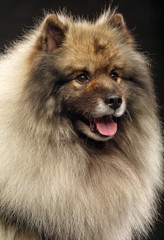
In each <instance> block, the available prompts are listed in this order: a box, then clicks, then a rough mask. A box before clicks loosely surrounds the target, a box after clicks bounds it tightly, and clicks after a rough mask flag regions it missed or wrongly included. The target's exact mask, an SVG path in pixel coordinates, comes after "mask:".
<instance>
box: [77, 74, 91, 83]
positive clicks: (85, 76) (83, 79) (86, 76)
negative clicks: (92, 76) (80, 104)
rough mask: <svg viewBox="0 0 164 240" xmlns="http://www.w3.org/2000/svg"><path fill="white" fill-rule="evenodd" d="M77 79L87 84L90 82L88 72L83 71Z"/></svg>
mask: <svg viewBox="0 0 164 240" xmlns="http://www.w3.org/2000/svg"><path fill="white" fill-rule="evenodd" d="M76 81H77V82H78V83H80V84H85V83H88V82H89V77H88V75H87V74H85V73H83V74H80V75H78V76H77V77H76Z"/></svg>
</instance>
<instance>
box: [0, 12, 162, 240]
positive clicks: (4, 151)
mask: <svg viewBox="0 0 164 240" xmlns="http://www.w3.org/2000/svg"><path fill="white" fill-rule="evenodd" d="M113 70H114V71H116V72H117V73H118V79H117V80H116V81H115V80H114V79H112V78H111V75H110V73H111V72H112V71H113ZM84 72H85V73H86V72H87V74H88V75H89V76H90V79H89V81H88V82H87V83H84V84H81V83H79V82H78V81H77V76H79V75H80V74H83V73H84ZM108 93H110V94H113V93H119V94H120V95H121V96H122V97H123V104H124V105H122V110H120V111H119V112H118V113H117V114H116V115H117V117H118V131H117V133H116V135H115V136H114V137H109V138H108V137H107V138H103V137H102V136H99V135H98V134H96V133H94V132H92V131H91V130H90V129H89V126H88V125H86V124H85V122H83V121H82V119H81V117H85V118H86V119H89V116H96V117H99V116H103V115H107V114H111V112H110V111H111V110H109V108H108V107H107V106H106V105H104V102H103V98H104V97H105V96H106V94H108ZM161 151H162V146H161V136H160V123H159V120H158V114H157V106H156V100H155V96H154V90H153V83H152V80H151V75H150V71H149V66H148V63H147V60H146V58H145V57H144V56H143V54H141V53H140V52H139V51H138V50H137V47H136V45H135V41H134V39H133V37H132V36H131V34H130V32H129V30H128V29H127V27H126V24H125V22H124V20H123V17H122V15H121V14H117V13H111V12H110V11H108V12H106V13H104V14H103V15H102V16H100V17H99V18H98V19H97V20H96V21H94V22H88V21H84V20H73V18H72V17H68V16H65V15H64V14H63V15H62V14H49V15H47V16H46V17H45V19H44V20H43V21H42V22H41V24H40V25H38V26H37V27H36V29H34V30H33V31H32V32H31V33H30V34H28V35H27V36H26V37H25V38H24V39H23V40H22V41H20V42H18V43H16V44H14V46H13V47H12V48H10V49H9V50H8V51H7V52H6V53H5V54H4V55H2V56H1V60H0V239H1V240H100V239H101V240H130V239H134V238H135V239H138V238H140V236H141V235H146V234H147V233H148V231H149V229H150V226H152V224H153V222H154V220H155V219H156V216H157V214H156V213H157V205H158V202H159V193H160V192H161V189H162V170H161V167H162V166H161V165H162V157H161Z"/></svg>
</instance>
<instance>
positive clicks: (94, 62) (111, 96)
mask: <svg viewBox="0 0 164 240" xmlns="http://www.w3.org/2000/svg"><path fill="white" fill-rule="evenodd" d="M106 18H107V17H106ZM62 21H63V22H65V23H62V22H61V21H60V20H59V19H58V18H57V17H56V16H55V15H49V16H48V17H47V18H46V19H45V21H44V22H43V24H42V26H41V28H42V30H41V33H42V34H41V36H40V38H39V40H38V42H37V49H39V51H40V52H42V54H41V59H42V60H41V61H40V62H39V66H38V69H39V70H38V69H37V71H34V72H35V78H39V79H40V81H42V85H41V86H42V88H43V89H42V92H44V93H45V92H46V93H45V96H42V94H40V96H42V103H43V98H45V99H46V101H47V99H48V101H49V102H51V104H46V106H48V107H51V111H50V110H48V112H53V113H55V114H59V115H62V116H64V117H67V118H69V119H70V120H71V122H72V124H73V126H74V128H75V130H77V131H79V132H81V133H83V134H84V135H86V136H87V137H89V138H92V139H94V140H97V141H107V140H109V139H110V138H112V137H114V136H115V134H116V133H117V128H119V127H118V126H117V118H122V116H123V115H124V113H125V112H126V111H127V108H129V109H134V108H133V106H132V105H133V102H134V100H133V98H134V97H135V98H138V99H135V101H138V102H140V105H141V99H140V95H141V93H139V94H137V92H138V91H140V92H141V91H142V90H143V91H145V88H147V83H146V82H143V79H142V75H143V73H142V72H141V71H142V64H144V61H143V60H142V58H141V57H140V56H139V55H137V53H136V52H135V47H134V43H133V39H132V37H131V35H130V34H129V31H128V30H127V28H126V25H125V23H124V20H123V18H122V16H121V15H120V14H115V15H113V16H112V17H110V19H108V21H107V19H106V20H104V19H103V17H102V18H100V19H98V21H97V22H96V23H95V24H90V23H86V22H79V23H78V22H76V24H74V23H73V22H71V20H69V21H70V23H69V25H68V24H66V20H65V19H62ZM144 67H145V66H144ZM38 72H39V77H38V76H37V73H38ZM144 79H145V77H144ZM144 81H145V80H144ZM43 83H44V84H43ZM33 88H35V86H33ZM37 88H38V86H37ZM39 89H41V87H39ZM134 89H135V91H134ZM141 89H142V90H141ZM44 93H43V95H44ZM35 95H37V94H36V93H35ZM50 99H51V100H50ZM48 101H47V102H48ZM38 105H40V103H39V104H38ZM45 108H46V107H45V106H44V109H45ZM129 109H128V112H129V111H130V110H129ZM136 109H137V107H135V111H137V110H136ZM131 114H133V112H131ZM52 115H53V114H52Z"/></svg>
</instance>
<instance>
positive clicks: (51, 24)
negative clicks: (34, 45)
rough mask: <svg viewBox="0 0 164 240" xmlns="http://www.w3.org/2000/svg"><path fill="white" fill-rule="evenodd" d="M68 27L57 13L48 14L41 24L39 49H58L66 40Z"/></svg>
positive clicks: (48, 50)
mask: <svg viewBox="0 0 164 240" xmlns="http://www.w3.org/2000/svg"><path fill="white" fill-rule="evenodd" d="M66 29H67V27H66V26H65V25H64V24H63V23H62V22H61V21H60V20H59V18H58V17H57V15H55V14H49V15H47V17H46V18H45V19H44V21H43V22H42V24H41V26H40V37H39V41H38V47H39V49H41V50H43V51H47V52H50V51H54V50H56V49H57V48H58V47H60V45H61V43H62V41H63V40H64V37H65V33H66Z"/></svg>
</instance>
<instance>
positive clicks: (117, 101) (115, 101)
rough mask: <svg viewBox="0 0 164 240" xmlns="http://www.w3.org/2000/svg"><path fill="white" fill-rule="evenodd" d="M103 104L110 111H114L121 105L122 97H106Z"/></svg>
mask: <svg viewBox="0 0 164 240" xmlns="http://www.w3.org/2000/svg"><path fill="white" fill-rule="evenodd" d="M104 101H105V103H106V104H107V105H108V106H109V107H110V108H112V109H114V110H116V109H117V108H119V107H120V106H121V104H122V97H121V96H120V95H116V94H114V95H108V96H106V98H105V100H104Z"/></svg>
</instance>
